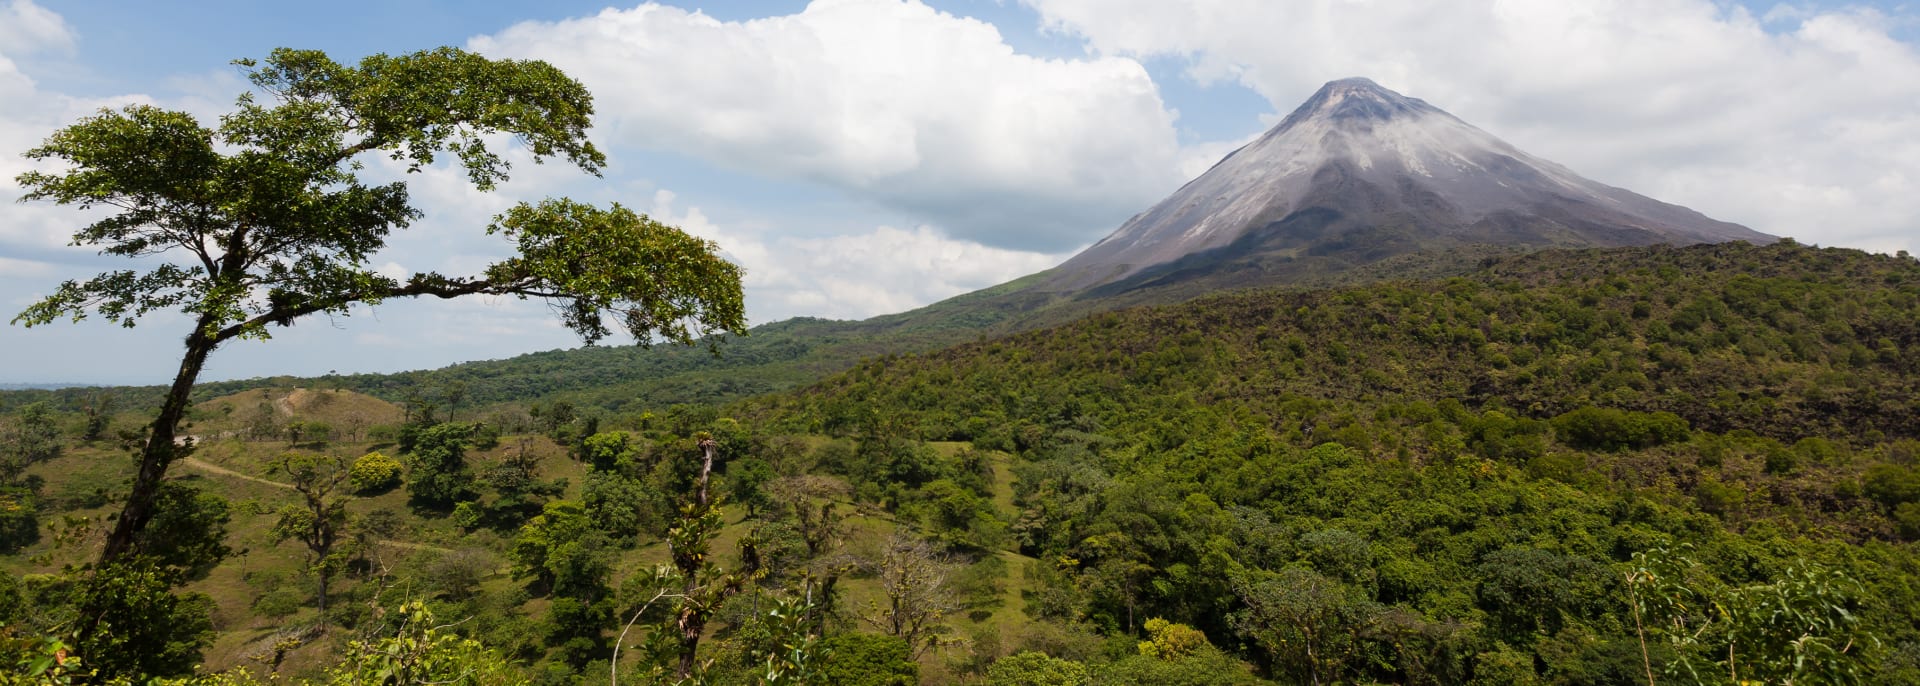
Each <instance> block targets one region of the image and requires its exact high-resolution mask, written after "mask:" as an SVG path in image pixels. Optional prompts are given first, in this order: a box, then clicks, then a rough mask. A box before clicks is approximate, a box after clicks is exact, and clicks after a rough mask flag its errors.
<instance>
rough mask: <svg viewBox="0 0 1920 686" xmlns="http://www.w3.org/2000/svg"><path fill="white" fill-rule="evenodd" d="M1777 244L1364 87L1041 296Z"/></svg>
mask: <svg viewBox="0 0 1920 686" xmlns="http://www.w3.org/2000/svg"><path fill="white" fill-rule="evenodd" d="M1732 240H1744V241H1751V242H1771V241H1772V240H1774V237H1772V236H1768V235H1766V234H1762V233H1760V232H1757V231H1754V230H1752V229H1748V228H1746V227H1744V226H1740V225H1738V224H1730V223H1727V222H1722V221H1717V220H1714V219H1711V218H1708V217H1706V216H1704V215H1702V214H1700V213H1698V212H1695V211H1693V210H1690V209H1687V208H1685V207H1681V206H1678V205H1672V204H1668V203H1664V202H1660V201H1658V200H1654V199H1652V198H1648V197H1646V196H1643V195H1639V194H1637V193H1634V192H1632V191H1628V190H1625V189H1621V188H1615V187H1612V186H1608V185H1605V184H1602V183H1598V182H1595V181H1592V180H1589V179H1586V178H1584V177H1581V176H1580V175H1579V174H1576V173H1574V172H1573V171H1572V170H1569V169H1567V168H1566V167H1563V166H1560V165H1558V164H1555V163H1553V162H1549V161H1547V160H1543V159H1540V158H1538V157H1534V156H1532V155H1529V154H1527V153H1525V152H1523V151H1521V150H1520V149H1518V148H1515V147H1514V146H1512V145H1511V144H1508V143H1507V142H1505V141H1502V140H1500V139H1498V138H1495V137H1494V136H1493V135H1491V134H1488V133H1487V132H1485V131H1482V130H1480V129H1478V128H1475V127H1474V126H1472V125H1471V124H1468V123H1466V122H1464V121H1461V120H1460V119H1459V118H1458V117H1455V116H1453V115H1451V114H1447V113H1446V112H1444V111H1442V110H1440V109H1439V108H1437V107H1434V106H1432V105H1429V104H1427V103H1426V102H1423V101H1421V100H1418V99H1415V98H1409V97H1406V96H1403V95H1400V94H1399V93H1395V92H1393V91H1390V90H1387V89H1385V88H1382V87H1380V86H1379V85H1378V84H1375V83H1374V82H1372V81H1370V80H1367V79H1364V78H1354V79H1344V80H1340V81H1334V82H1331V83H1328V84H1327V85H1325V86H1323V87H1321V88H1320V90H1319V91H1318V92H1316V93H1314V95H1313V97H1311V98H1309V99H1308V100H1307V101H1306V103H1305V104H1302V105H1301V106H1300V107H1299V109H1296V110H1294V112H1293V113H1292V114H1290V115H1288V116H1287V118H1286V119H1285V120H1283V121H1282V122H1281V123H1280V124H1279V125H1278V126H1276V127H1274V128H1273V129H1272V130H1270V131H1268V132H1267V133H1266V134H1265V135H1262V136H1261V137H1260V138H1259V139H1258V140H1255V141H1254V142H1252V143H1250V144H1248V145H1246V146H1245V147H1242V148H1240V149H1239V150H1236V151H1234V152H1233V153H1232V154H1230V155H1228V156H1227V157H1226V158H1225V159H1222V160H1221V161H1220V162H1219V163H1218V164H1215V165H1214V167H1213V168H1212V169H1210V170H1208V171H1207V173H1205V174H1202V175H1201V176H1200V177H1198V178H1196V179H1194V180H1193V181H1191V182H1189V183H1188V184H1187V185H1185V186H1184V187H1182V188H1181V189H1180V190H1179V191H1177V192H1175V193H1174V194H1173V195H1171V196H1169V197H1167V198H1166V199H1165V200H1162V201H1160V203H1159V204H1156V205H1154V206H1153V207H1152V208H1151V209H1148V210H1147V211H1146V212H1143V213H1141V214H1139V215H1136V216H1134V217H1133V218H1132V219H1130V220H1128V221H1127V223H1126V224H1124V225H1122V226H1121V227H1120V228H1119V230H1117V231H1115V232H1114V233H1113V234H1112V235H1110V236H1108V237H1107V238H1105V239H1103V240H1101V241H1100V242H1099V243H1096V244H1094V245H1093V246H1092V247H1090V248H1088V249H1087V250H1086V251H1084V252H1082V253H1080V254H1079V255H1077V256H1075V257H1074V258H1073V259H1070V260H1068V261H1067V262H1065V263H1064V264H1062V265H1061V266H1060V267H1058V268H1056V269H1054V270H1052V272H1051V273H1050V274H1049V278H1047V279H1046V280H1045V281H1044V283H1043V285H1041V286H1040V288H1041V289H1042V290H1048V291H1053V292H1085V293H1086V294H1087V295H1092V296H1095V297H1098V296H1103V295H1112V294H1116V293H1119V292H1125V291H1131V290H1136V289H1141V288H1154V287H1165V286H1170V285H1174V284H1177V283H1179V282H1182V281H1189V280H1195V279H1205V280H1207V281H1209V282H1213V283H1212V284H1211V285H1212V286H1214V287H1234V286H1250V285H1261V284H1265V283H1285V282H1295V281H1303V280H1310V279H1312V278H1313V277H1315V276H1320V275H1324V274H1327V273H1331V272H1338V271H1343V270H1346V269H1350V268H1352V267H1355V266H1359V265H1365V264H1370V263H1374V262H1378V261H1380V260H1382V259H1386V258H1389V257H1393V256H1396V255H1403V254H1407V253H1414V252H1420V251H1428V250H1444V249H1449V248H1456V247H1461V246H1467V245H1490V246H1499V247H1504V248H1522V249H1524V248H1544V247H1611V246H1626V245H1646V244H1652V243H1674V244H1690V243H1712V242H1723V241H1732Z"/></svg>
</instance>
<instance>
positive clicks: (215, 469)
mask: <svg viewBox="0 0 1920 686" xmlns="http://www.w3.org/2000/svg"><path fill="white" fill-rule="evenodd" d="M180 464H181V465H183V466H186V467H189V468H192V469H197V470H200V471H203V472H206V473H208V474H218V475H220V476H228V477H233V478H235V479H240V480H243V481H251V482H254V483H256V484H265V485H267V486H272V487H274V488H283V489H286V490H289V491H291V490H293V484H290V483H283V482H279V481H273V480H271V479H262V478H260V477H257V476H253V475H250V474H242V473H240V472H236V471H233V470H231V469H227V468H226V467H222V466H220V465H217V464H211V463H208V462H205V461H202V460H199V459H196V458H192V457H185V458H181V459H180ZM375 542H376V543H379V544H380V545H386V546H393V547H395V548H405V549H407V550H431V551H434V552H437V553H450V552H453V549H451V548H442V547H440V546H437V545H428V544H426V543H414V542H412V541H396V540H392V539H385V538H383V539H380V540H378V541H375Z"/></svg>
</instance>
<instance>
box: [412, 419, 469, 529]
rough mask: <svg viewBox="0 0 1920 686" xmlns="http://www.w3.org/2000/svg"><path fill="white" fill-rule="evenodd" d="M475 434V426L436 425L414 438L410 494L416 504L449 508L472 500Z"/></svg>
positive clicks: (423, 430)
mask: <svg viewBox="0 0 1920 686" xmlns="http://www.w3.org/2000/svg"><path fill="white" fill-rule="evenodd" d="M473 432H474V425H472V424H436V425H433V426H430V427H427V428H425V429H421V430H419V432H418V433H417V434H415V435H414V436H413V440H412V446H411V450H410V452H408V454H407V467H408V470H409V471H408V473H407V494H408V495H411V496H413V501H414V502H415V503H418V504H420V505H425V506H427V507H433V508H441V509H445V508H450V507H453V505H454V503H458V502H460V501H463V500H470V499H471V496H472V495H473V493H474V480H473V476H472V473H471V470H469V469H468V468H467V439H468V438H470V437H472V436H473ZM404 442H405V441H403V443H404Z"/></svg>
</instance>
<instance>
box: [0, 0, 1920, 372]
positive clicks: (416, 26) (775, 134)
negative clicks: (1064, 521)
mask: <svg viewBox="0 0 1920 686" xmlns="http://www.w3.org/2000/svg"><path fill="white" fill-rule="evenodd" d="M1915 16H1916V13H1915V10H1914V7H1913V6H1912V5H1911V4H1909V3H1903V2H1891V3H1874V4H1855V3H1835V2H1822V3H1800V4H1772V3H1745V4H1734V3H1725V2H1710V1H1707V0H1596V1H1594V2H1585V3H1562V2H1545V1H1542V2H1493V1H1492V0H1465V1H1461V2H1454V3H1445V4H1439V3H1431V2H1415V1H1410V0H1409V1H1381V2H1372V3H1353V2H1345V1H1342V0H1301V1H1298V2H1279V1H1275V0H1204V1H1195V2H1171V1H1149V0H1024V1H1020V2H1016V1H1014V0H1007V1H1005V2H992V1H988V0H962V1H953V2H943V1H939V0H933V1H931V2H926V3H922V2H918V1H902V0H819V1H817V2H813V3H808V2H706V3H666V4H663V5H638V6H636V5H633V4H620V5H614V6H611V7H610V6H608V5H606V4H604V3H596V2H578V1H573V0H563V1H556V2H546V3H522V2H450V1H439V0H434V1H428V0H396V1H392V2H380V3H373V2H336V3H259V2H238V1H227V2H198V3H136V2H106V1H87V0H81V1H72V2H56V1H53V0H46V1H45V2H41V3H39V4H34V3H30V2H22V1H21V0H0V308H5V309H8V310H9V314H11V313H12V312H17V311H18V310H19V308H21V307H24V306H25V305H26V304H28V303H30V302H32V301H33V300H34V299H35V298H36V297H38V296H39V295H40V294H44V293H45V292H46V291H47V290H48V289H50V288H51V287H52V286H53V285H54V284H57V283H58V282H59V281H60V280H61V279H67V278H84V277H85V276H88V275H91V274H92V273H95V272H98V271H100V270H102V269H107V268H112V267H114V266H115V265H114V263H113V261H112V260H107V259H104V258H100V257H98V256H95V255H92V254H91V252H90V251H87V250H85V249H80V248H72V247H65V246H64V243H65V237H66V236H67V235H68V234H70V233H71V231H72V230H73V229H74V228H75V227H76V226H78V225H79V223H80V221H81V220H82V219H83V217H82V215H80V214H79V213H77V212H76V211H73V210H71V209H68V208H59V207H52V206H45V205H40V204H26V205H22V204H19V203H15V202H13V200H14V199H15V198H17V197H18V194H19V193H18V189H17V187H16V186H14V185H13V183H12V181H11V179H12V177H13V176H14V175H15V174H18V173H19V172H21V171H24V170H25V169H27V168H29V167H28V166H27V163H26V162H25V161H24V160H22V159H21V158H20V157H19V152H20V151H22V150H24V149H26V148H27V147H30V146H32V145H33V144H35V143H37V142H38V141H39V140H40V139H42V138H44V137H45V136H46V134H48V133H50V132H51V131H52V130H53V129H55V128H57V127H58V126H60V125H62V124H64V123H67V122H70V121H72V120H73V119H74V118H77V117H79V116H83V115H85V114H86V113H88V112H91V111H94V110H96V109H97V108H99V107H103V106H119V105H123V104H126V103H129V102H150V103H154V104H158V105H161V106H165V107H172V108H177V109H183V110H186V111H189V112H192V113H195V114H196V115H198V116H201V117H202V118H203V119H209V120H210V119H212V118H214V117H217V116H218V114H219V113H220V112H222V111H223V110H224V108H225V107H226V106H227V105H228V104H230V103H231V101H232V98H233V96H234V95H236V94H237V93H238V92H239V91H240V90H241V89H242V88H243V87H244V83H243V82H242V80H241V79H240V78H239V74H238V72H237V71H236V70H235V69H234V68H233V67H231V66H229V65H228V62H229V61H230V60H232V59H235V58H239V57H252V56H260V55H262V54H264V53H265V52H266V51H268V50H270V49H272V48H273V47H277V46H293V47H306V48H318V49H322V50H326V51H328V52H329V53H330V54H332V55H334V56H335V57H336V58H339V59H343V60H350V59H353V58H357V57H359V56H362V55H366V54H370V53H373V52H405V51H411V50H418V49H425V48H430V47H434V46H438V45H456V46H462V47H466V48H469V49H474V50H479V51H481V52H483V53H486V54H489V55H493V56H501V57H516V58H538V59H545V60H548V61H550V62H553V63H554V64H556V65H558V66H560V67H561V68H562V69H565V70H566V71H567V72H568V73H569V74H572V75H573V76H575V77H576V78H579V79H581V80H582V81H583V82H584V83H586V84H587V85H588V87H589V88H591V89H592V90H593V91H594V93H595V95H596V98H597V99H598V103H599V111H600V118H599V125H598V126H597V128H596V130H595V138H596V140H597V142H599V143H600V144H601V145H602V147H604V148H605V149H607V150H608V151H609V153H610V155H611V157H612V161H613V164H612V166H611V167H610V168H609V172H608V174H607V177H606V178H605V179H591V178H587V177H582V176H580V175H577V174H571V175H570V174H567V173H566V172H565V170H563V169H558V168H556V167H555V165H546V166H542V167H532V166H523V167H521V168H520V171H521V173H520V174H519V175H518V176H517V178H516V180H515V181H514V182H513V183H511V184H509V185H507V186H505V187H503V188H502V189H501V191H500V192H499V193H496V194H493V195H491V196H482V195H479V194H476V193H473V192H471V191H470V190H468V189H464V188H463V187H462V185H461V184H460V183H459V182H458V178H457V175H455V174H451V173H449V172H448V170H445V169H437V170H429V171H428V172H427V173H425V174H422V175H419V176H416V177H409V178H410V180H411V181H412V182H413V184H414V191H413V192H414V194H415V197H416V199H417V200H419V201H420V203H421V205H422V209H424V210H425V211H426V212H427V217H426V219H425V220H424V221H422V222H421V223H420V224H419V225H417V226H416V227H415V229H413V230H410V231H408V232H406V233H405V234H402V235H400V236H397V237H396V238H395V239H394V240H393V241H392V244H391V245H390V247H389V249H388V250H387V251H386V252H383V253H382V254H381V255H380V256H378V258H377V259H376V260H375V262H376V264H379V265H382V266H383V267H384V268H387V269H389V270H390V271H393V272H394V273H404V272H407V271H418V270H428V269H433V270H440V271H446V272H451V273H460V272H462V271H472V270H473V269H476V268H478V267H479V266H480V265H484V264H485V263H486V262H487V261H489V260H490V259H494V258H497V257H499V256H500V255H501V254H502V248H503V246H500V245H498V244H496V243H493V242H490V241H489V240H488V239H487V238H486V237H485V236H482V235H479V232H478V231H477V230H476V229H477V228H478V227H480V226H482V225H484V223H485V221H486V219H487V217H488V216H489V215H490V214H491V213H492V212H496V211H498V210H499V209H501V208H504V207H505V206H506V204H507V203H510V202H511V201H515V200H531V199H537V198H538V197H541V196H546V195H570V196H574V197H578V198H582V199H588V200H592V201H596V202H614V201H617V202H621V203H623V204H627V205H630V206H633V207H636V208H638V209H641V210H643V211H647V212H649V213H652V214H653V215H654V216H655V217H657V218H661V219H663V220H666V221H669V222H670V223H674V224H676V225H679V226H682V227H683V228H685V229H687V230H688V231H690V232H692V233H695V234H697V235H701V236H703V237H707V238H710V239H713V240H715V241H716V242H718V243H719V244H720V245H721V247H722V248H723V250H725V251H726V252H727V254H728V255H729V256H730V257H731V258H733V259H734V260H735V261H736V262H739V263H741V264H742V265H743V266H744V267H745V268H746V270H747V274H748V278H747V289H748V302H749V314H750V316H751V317H752V319H753V320H754V321H755V322H756V323H760V322H767V321H773V320H777V319H783V318H786V317H792V316H823V317H833V318H863V317H867V316H872V315H875V314H882V313H886V312H893V311H900V310H904V309H909V308H912V307H916V306H919V305H924V304H926V303H929V302H932V301H934V300H938V299H940V298H944V297H948V296H951V295H956V294H959V293H963V292H966V291H969V290H974V289H977V288H982V287H986V286H990V285H993V284H996V283H1000V282H1003V281H1006V280H1008V279H1011V278H1015V277H1018V276H1021V275H1024V274H1027V273H1031V272H1034V271H1038V270H1041V269H1044V268H1047V267H1049V266H1051V265H1053V264H1055V263H1057V262H1058V261H1060V260H1062V259H1064V258H1065V257H1067V256H1069V255H1071V254H1072V253H1073V252H1075V251H1076V250H1077V249H1079V248H1080V247H1082V246H1084V245H1086V244H1088V243H1090V242H1092V241H1094V240H1097V239H1098V238H1100V237H1101V236H1103V235H1105V234H1106V233H1107V232H1108V231H1111V230H1112V229H1113V228H1114V227H1116V226H1117V225H1118V224H1119V222H1121V221H1123V220H1124V219H1125V218H1126V217H1127V216H1129V215H1131V214H1133V213H1135V212H1138V211H1140V210H1142V209H1144V208H1145V207H1147V206H1148V205H1151V204H1152V203H1153V202H1154V201H1155V200H1158V199H1159V198H1160V197H1162V196H1164V195H1165V194H1166V193H1167V192H1169V191H1171V190H1172V189H1173V188H1176V187H1177V186H1178V185H1179V184H1180V183H1182V182H1184V181H1185V180H1186V179H1188V178H1191V176H1192V175H1194V174H1196V173H1198V172H1199V171H1201V170H1203V169H1205V167H1206V166H1207V165H1209V164H1211V163H1212V162H1213V161H1215V160H1217V159H1218V158H1219V157H1220V156H1221V155H1223V154H1225V153H1226V152H1228V151H1230V150H1232V149H1233V148H1234V147H1236V146H1237V145H1239V144H1241V143H1243V142H1245V141H1246V140H1248V139H1249V138H1251V137H1252V136H1255V135H1257V134H1258V133H1260V132H1261V131H1263V130H1264V129H1266V128H1267V127H1268V126H1271V125H1272V124H1273V123H1275V122H1276V121H1277V119H1278V117H1280V116H1281V115H1283V114H1284V113H1285V112H1286V111H1288V110H1290V109H1291V108H1292V107H1293V106H1294V105H1295V104H1297V103H1298V102H1299V101H1300V100H1302V99H1304V98H1305V97H1306V96H1307V95H1308V94H1309V93H1311V92H1312V90H1313V89H1315V88H1317V87H1318V86H1319V85H1320V84H1321V83H1323V82H1325V81H1327V80H1330V79H1335V78H1341V77H1346V76H1369V77H1372V78H1373V79H1375V80H1376V81H1379V82H1380V83H1381V84H1382V85H1385V86H1387V87H1389V88H1393V89H1396V90H1399V91H1401V92H1403V93H1405V94H1407V95H1411V96H1415V97H1420V98H1423V99H1426V100H1427V101H1429V102H1431V103H1433V104H1435V105H1437V106H1439V107H1441V108H1443V109H1446V110H1448V111H1450V112H1453V113H1454V114H1456V115H1458V116H1460V117H1462V118H1463V119H1466V120H1467V121H1469V122H1471V123H1474V124H1475V125H1477V126H1479V127H1481V128H1483V129H1486V130H1488V131H1489V132H1491V133H1493V134H1495V135H1497V136H1500V137H1502V138H1505V139H1507V140H1508V141H1509V142H1512V143H1514V144H1516V145H1518V146H1519V147H1521V148H1522V149H1525V150H1528V151H1530V152H1532V153H1534V154H1536V155H1540V156H1542V157H1546V158H1548V159H1552V160H1555V161H1558V162H1560V163H1562V164H1565V165H1567V166H1569V167H1571V168H1573V169H1574V170H1575V171H1578V172H1580V173H1582V174H1585V175H1587V176H1590V177H1592V178H1595V179H1597V180H1600V181H1603V182H1606V183H1611V184H1614V185H1619V186H1623V187H1627V188H1631V189H1633V190H1636V191H1639V192H1642V193H1645V194H1648V195H1651V196H1654V197H1656V198H1660V199H1663V200H1668V201H1672V202H1677V203H1680V204H1684V205H1687V206H1690V207H1693V208H1695V209H1698V210H1701V211H1702V212H1705V213H1707V214H1708V215H1710V216H1714V217H1716V218H1720V219H1726V220H1730V221H1736V222H1741V223H1744V224H1747V225H1749V226H1752V227H1754V228H1756V229H1760V230H1762V231H1767V232H1770V233H1775V234H1781V235H1791V236H1795V237H1796V238H1799V239H1800V240H1802V241H1803V242H1813V243H1819V244H1823V245H1840V246H1849V247H1859V248H1865V249H1871V250H1878V251H1893V250H1902V249H1905V250H1920V243H1917V242H1916V239H1915V236H1916V235H1920V226H1917V225H1920V222H1916V221H1915V219H1914V218H1915V217H1920V192H1915V189H1916V188H1920V56H1917V53H1916V47H1915V45H1916V43H1915V41H1916V36H1917V35H1920V33H1917V29H1920V24H1917V23H1916V22H1915V19H1914V17H1915ZM216 27H217V28H216ZM369 173H371V174H374V175H379V174H381V173H385V171H384V170H383V169H382V168H381V167H380V165H373V167H372V168H371V169H370V172H369ZM182 329H183V322H182V320H180V319H179V318H177V317H170V316H164V315H163V316H154V317H151V318H150V319H149V320H148V321H146V322H144V323H143V324H141V325H140V326H139V327H137V328H134V329H131V330H122V329H117V328H113V327H109V326H105V325H102V324H99V323H97V322H88V323H83V324H79V325H65V324H61V325H53V326H47V327H37V328H35V329H31V330H26V329H22V328H20V327H17V326H12V327H5V328H0V350H4V351H5V353H6V354H5V355H4V356H0V382H53V381H74V382H111V383H159V382H162V381H164V380H165V378H166V377H167V374H168V373H169V371H170V370H171V368H172V367H173V366H174V365H175V361H176V360H177V347H178V340H179V337H180V336H181V335H182V334H183V333H184V331H183V330H182ZM573 345H577V342H576V341H574V340H573V339H572V338H570V336H569V334H568V333H567V332H566V331H565V330H563V329H561V328H560V327H558V326H557V324H555V323H553V321H552V317H551V316H550V315H549V314H548V313H547V312H546V311H545V310H544V309H543V308H541V307H539V306H537V305H528V304H523V303H517V302H512V301H508V302H486V301H478V300H476V301H472V302H465V301H459V302H451V303H448V302H435V303H392V304H387V305H383V306H381V307H380V308H378V309H377V310H372V311H362V312H357V313H356V314H355V315H354V316H352V317H348V318H344V319H339V320H325V319H320V320H314V321H309V322H305V323H303V324H301V325H299V326H295V327H293V328H291V329H287V330H285V332H284V333H276V338H275V340H273V341H269V342H264V343H255V342H247V343H238V344H234V345H231V346H229V347H228V348H225V349H222V350H221V351H220V352H218V353H216V355H215V356H214V359H213V361H212V362H211V363H210V365H209V369H208V377H207V378H234V377H247V376H259V375H270V374H279V373H291V374H323V373H326V372H328V371H330V370H338V371H342V372H348V371H395V370H401V369H413V368H423V367H438V366H443V365H446V364H451V363H454V362H459V361H464V360H470V359H485V358H498V357H506V356H511V355H514V354H519V353H524V352H532V351H536V350H544V349H551V348H556V347H570V346H573Z"/></svg>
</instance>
